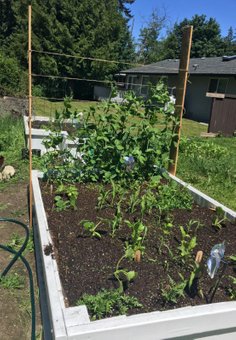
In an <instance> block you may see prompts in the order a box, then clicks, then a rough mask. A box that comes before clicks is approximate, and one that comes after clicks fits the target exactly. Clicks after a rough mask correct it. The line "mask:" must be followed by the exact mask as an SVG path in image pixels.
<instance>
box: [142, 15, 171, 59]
mask: <svg viewBox="0 0 236 340" xmlns="http://www.w3.org/2000/svg"><path fill="white" fill-rule="evenodd" d="M165 22H166V16H165V15H160V14H159V13H158V12H157V11H156V10H154V11H153V12H152V14H151V17H150V20H149V22H148V24H147V26H146V27H143V28H142V29H141V30H140V34H139V44H138V59H139V61H140V62H143V63H145V64H149V63H153V62H155V61H158V60H160V59H161V58H162V41H160V33H161V30H162V29H163V27H164V26H165Z"/></svg>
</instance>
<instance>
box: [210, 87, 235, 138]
mask: <svg viewBox="0 0 236 340" xmlns="http://www.w3.org/2000/svg"><path fill="white" fill-rule="evenodd" d="M207 97H212V106H211V116H210V123H209V126H208V132H214V133H220V134H222V135H224V136H233V135H235V134H236V95H235V94H220V93H207Z"/></svg>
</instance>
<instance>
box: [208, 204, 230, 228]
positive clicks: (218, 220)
mask: <svg viewBox="0 0 236 340" xmlns="http://www.w3.org/2000/svg"><path fill="white" fill-rule="evenodd" d="M227 220H228V219H227V217H226V216H225V212H224V210H223V209H222V208H221V207H216V217H215V218H214V220H213V222H212V226H213V227H214V228H216V229H221V228H222V226H223V224H224V223H225V222H227Z"/></svg>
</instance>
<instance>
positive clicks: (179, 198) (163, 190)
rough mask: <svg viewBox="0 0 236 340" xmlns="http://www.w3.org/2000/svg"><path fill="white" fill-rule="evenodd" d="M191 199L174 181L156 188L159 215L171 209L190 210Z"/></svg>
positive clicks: (184, 189)
mask: <svg viewBox="0 0 236 340" xmlns="http://www.w3.org/2000/svg"><path fill="white" fill-rule="evenodd" d="M192 205H193V198H192V196H191V195H190V193H189V192H188V190H187V189H186V188H183V187H180V185H179V184H178V183H176V182H174V181H168V182H167V184H161V185H159V187H158V197H157V207H158V209H159V210H160V212H161V213H163V212H164V213H165V212H166V211H170V210H173V209H177V208H179V209H188V210H191V209H192Z"/></svg>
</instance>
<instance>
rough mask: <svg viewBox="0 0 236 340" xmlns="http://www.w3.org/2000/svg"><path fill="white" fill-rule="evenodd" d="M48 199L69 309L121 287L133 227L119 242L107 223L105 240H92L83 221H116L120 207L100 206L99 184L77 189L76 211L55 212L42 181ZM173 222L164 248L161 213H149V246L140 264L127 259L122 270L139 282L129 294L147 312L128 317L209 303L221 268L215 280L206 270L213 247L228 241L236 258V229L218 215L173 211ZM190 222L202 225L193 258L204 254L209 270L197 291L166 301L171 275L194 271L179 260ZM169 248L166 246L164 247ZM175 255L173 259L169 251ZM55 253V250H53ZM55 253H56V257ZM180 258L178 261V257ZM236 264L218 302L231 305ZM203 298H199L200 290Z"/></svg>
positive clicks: (135, 216) (51, 196)
mask: <svg viewBox="0 0 236 340" xmlns="http://www.w3.org/2000/svg"><path fill="white" fill-rule="evenodd" d="M41 188H42V193H43V201H44V206H45V209H46V213H47V217H48V223H49V228H50V231H51V234H52V238H53V248H52V249H51V245H49V247H47V249H46V251H47V254H48V256H55V257H56V259H57V260H58V265H59V271H60V277H61V281H62V285H63V288H64V293H65V296H66V301H67V304H68V306H74V305H76V302H77V301H78V299H79V298H80V297H81V296H82V295H83V293H85V292H86V293H89V294H96V293H97V292H99V291H100V290H101V289H102V288H106V289H113V288H117V287H118V283H117V281H116V280H115V278H114V276H113V272H114V271H115V267H116V264H117V261H118V260H119V259H120V258H121V256H122V255H123V254H124V245H125V241H129V235H130V234H131V231H130V229H129V228H128V227H127V226H126V225H123V226H122V227H121V228H120V229H119V230H118V231H117V234H116V236H115V237H114V238H112V237H111V236H110V229H109V226H108V225H107V223H105V222H102V223H101V224H100V225H99V228H98V229H99V231H100V232H101V235H102V237H101V239H98V238H95V237H91V236H89V235H88V234H87V233H86V232H85V230H84V229H83V226H82V224H81V220H89V221H93V222H95V223H98V222H99V221H100V220H101V219H112V218H113V216H114V211H115V209H113V208H111V207H108V208H104V209H102V210H98V209H97V208H96V205H97V196H98V189H97V187H96V185H88V184H87V185H85V184H79V185H78V193H79V195H78V199H77V207H78V209H77V210H73V209H69V210H66V211H63V212H56V211H55V209H54V203H53V202H54V193H53V194H51V193H50V186H49V185H47V184H46V183H44V182H41ZM171 214H172V216H173V219H174V222H173V225H174V227H173V229H172V233H171V236H168V241H166V242H164V244H161V241H160V240H161V235H163V231H162V229H161V225H162V222H159V220H158V218H157V213H155V212H153V213H152V214H151V216H149V215H145V218H144V222H145V224H146V225H147V226H148V232H147V236H146V239H145V242H144V245H145V252H144V254H143V256H142V259H141V262H139V263H137V262H134V261H129V260H126V259H125V260H124V261H122V263H121V266H122V267H123V268H126V269H128V270H135V271H136V272H137V273H138V276H137V278H136V279H135V280H134V281H133V282H131V283H129V285H127V287H126V290H125V293H126V294H129V295H132V296H135V297H137V299H138V300H139V302H140V303H142V304H143V308H139V309H136V310H134V309H133V310H131V311H130V312H129V314H134V313H141V312H150V311H155V310H166V309H172V308H178V307H184V306H188V305H199V304H204V303H207V298H209V297H210V292H209V291H210V288H211V287H212V286H213V285H214V284H215V282H216V280H217V278H218V275H219V273H221V270H222V265H221V268H220V270H219V272H218V274H217V275H216V277H215V278H214V279H211V278H210V277H209V275H208V274H207V272H206V266H205V264H206V261H207V258H208V257H209V255H210V250H211V249H212V247H213V246H214V245H216V244H218V243H222V242H223V241H225V249H226V250H225V259H228V256H231V255H236V225H233V224H231V223H230V222H226V223H225V224H224V225H223V226H222V228H219V229H217V228H215V227H213V226H212V221H213V219H214V216H215V212H214V211H212V210H210V209H206V208H201V207H199V206H197V205H194V206H193V208H192V210H189V211H186V210H182V209H175V210H173V211H172V212H171ZM124 215H125V216H123V219H124V220H125V219H129V220H130V221H136V219H138V218H139V217H140V213H139V212H135V213H134V214H132V215H130V216H129V215H128V214H126V213H125V214H124ZM189 221H199V222H200V223H201V225H202V226H200V227H198V228H197V230H195V229H196V226H197V223H192V224H193V226H192V229H191V230H192V231H191V235H193V234H194V233H196V235H197V246H196V247H195V249H194V252H193V254H192V260H194V258H195V255H196V253H197V251H199V250H202V251H203V260H202V263H204V269H203V275H202V276H201V277H200V279H199V280H198V281H196V282H195V283H196V284H197V285H196V286H195V287H194V285H193V287H192V289H191V291H190V292H189V291H188V290H187V289H186V291H185V294H184V296H183V297H180V298H179V299H178V303H177V304H173V303H169V302H165V301H164V300H163V297H162V291H163V290H168V289H169V288H170V286H169V285H170V283H169V282H170V281H169V278H168V275H169V276H170V277H171V278H172V279H173V280H174V281H176V282H180V276H179V273H180V274H182V275H183V276H184V277H185V278H188V277H189V276H190V273H191V269H190V268H188V264H183V263H182V261H181V258H180V257H179V256H178V254H179V250H178V246H179V245H180V239H181V234H180V229H179V226H180V225H182V226H184V227H186V225H188V224H189ZM165 245H166V246H165ZM167 246H168V247H169V249H171V251H172V252H173V257H172V256H170V254H169V251H168V247H167ZM49 250H51V251H49ZM52 250H53V254H52ZM177 256H178V258H174V257H177ZM235 273H236V266H234V265H233V264H232V263H231V264H230V265H228V266H227V268H226V272H225V275H224V277H223V279H222V280H221V282H220V285H219V288H218V289H217V291H216V294H215V297H214V300H213V302H220V301H230V296H229V293H228V288H229V287H230V285H231V281H230V279H229V277H228V276H229V275H231V276H235ZM200 290H201V291H202V292H203V295H201V294H199V291H200Z"/></svg>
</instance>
